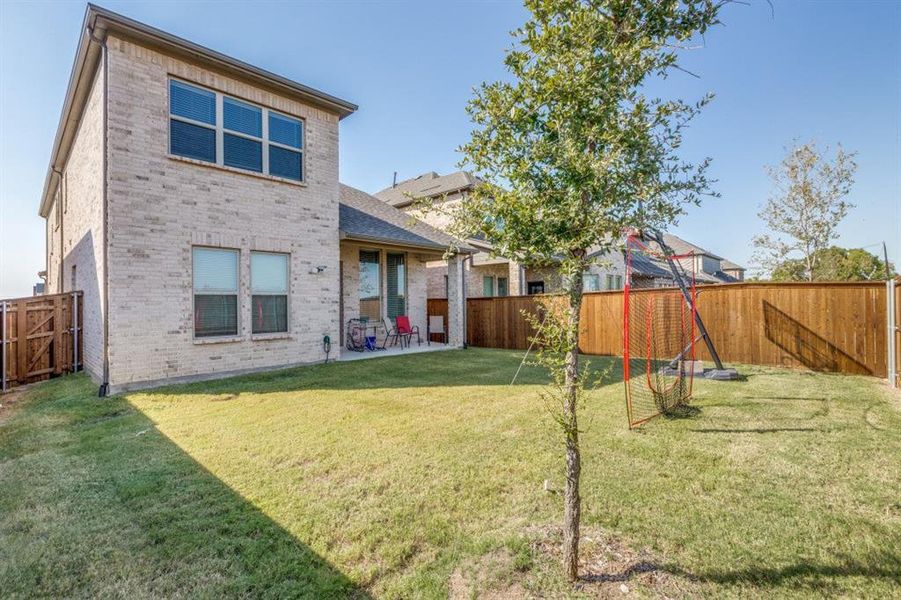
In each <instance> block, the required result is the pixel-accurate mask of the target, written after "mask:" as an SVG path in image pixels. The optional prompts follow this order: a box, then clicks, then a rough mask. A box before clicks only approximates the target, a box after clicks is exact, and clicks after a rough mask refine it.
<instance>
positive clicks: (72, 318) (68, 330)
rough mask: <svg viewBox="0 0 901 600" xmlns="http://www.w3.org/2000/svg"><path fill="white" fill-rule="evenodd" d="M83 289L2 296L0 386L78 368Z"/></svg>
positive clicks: (51, 375)
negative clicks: (9, 296) (14, 296)
mask: <svg viewBox="0 0 901 600" xmlns="http://www.w3.org/2000/svg"><path fill="white" fill-rule="evenodd" d="M81 296H82V294H81V292H70V293H66V294H54V295H48V296H34V297H32V298H15V299H12V300H0V389H2V390H3V391H5V390H6V389H8V388H10V387H12V386H17V385H23V384H26V383H32V382H34V381H42V380H44V379H49V378H50V377H53V376H55V375H62V374H63V373H68V372H71V371H77V370H78V369H79V367H80V364H81V357H82V355H83V352H82V347H83V342H82V335H81V322H82V307H81Z"/></svg>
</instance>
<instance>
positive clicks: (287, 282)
mask: <svg viewBox="0 0 901 600" xmlns="http://www.w3.org/2000/svg"><path fill="white" fill-rule="evenodd" d="M254 254H272V255H275V256H284V257H285V259H286V261H285V267H286V271H285V277H286V280H285V293H284V294H279V293H276V292H257V291H256V290H254V289H253V255H254ZM254 296H284V297H285V330H284V331H267V332H265V333H263V332H258V333H254V331H253V314H251V315H250V334H251V335H252V336H253V337H254V338H257V337H266V336H272V337H275V336H286V335H288V334H290V333H291V253H290V252H273V251H269V250H251V251H250V307H251V308H250V309H251V311H253V297H254Z"/></svg>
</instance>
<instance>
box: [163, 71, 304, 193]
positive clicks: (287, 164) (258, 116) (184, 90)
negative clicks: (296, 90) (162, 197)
mask: <svg viewBox="0 0 901 600" xmlns="http://www.w3.org/2000/svg"><path fill="white" fill-rule="evenodd" d="M303 144H304V130H303V121H301V120H300V119H295V118H293V117H289V116H286V115H283V114H280V113H276V112H273V111H270V110H269V109H268V108H263V107H260V106H256V105H254V104H250V103H248V102H244V101H242V100H238V99H236V98H232V97H230V96H226V95H224V94H220V93H218V92H213V91H211V90H206V89H203V88H200V87H197V86H194V85H190V84H187V83H182V82H181V81H177V80H174V79H171V80H170V81H169V153H170V154H173V155H176V156H184V157H186V158H192V159H195V160H201V161H204V162H209V163H213V164H217V165H223V166H227V167H233V168H236V169H242V170H245V171H251V172H254V173H263V174H266V175H273V176H276V177H283V178H285V179H292V180H294V181H303V179H304V172H303V150H304V146H303Z"/></svg>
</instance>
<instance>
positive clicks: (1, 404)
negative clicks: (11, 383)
mask: <svg viewBox="0 0 901 600" xmlns="http://www.w3.org/2000/svg"><path fill="white" fill-rule="evenodd" d="M27 389H28V386H21V387H15V388H12V389H11V390H8V391H7V392H6V393H4V394H0V425H2V424H4V423H6V421H7V420H9V417H10V415H12V414H13V412H14V411H15V410H16V403H18V402H21V401H22V399H23V398H24V397H25V391H26V390H27Z"/></svg>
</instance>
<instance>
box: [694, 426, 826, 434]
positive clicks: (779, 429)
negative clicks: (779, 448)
mask: <svg viewBox="0 0 901 600" xmlns="http://www.w3.org/2000/svg"><path fill="white" fill-rule="evenodd" d="M689 431H691V432H693V433H788V432H792V433H798V432H800V433H810V432H814V431H826V430H825V429H820V428H818V427H753V428H749V429H689Z"/></svg>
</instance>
